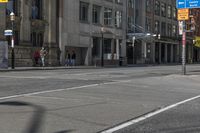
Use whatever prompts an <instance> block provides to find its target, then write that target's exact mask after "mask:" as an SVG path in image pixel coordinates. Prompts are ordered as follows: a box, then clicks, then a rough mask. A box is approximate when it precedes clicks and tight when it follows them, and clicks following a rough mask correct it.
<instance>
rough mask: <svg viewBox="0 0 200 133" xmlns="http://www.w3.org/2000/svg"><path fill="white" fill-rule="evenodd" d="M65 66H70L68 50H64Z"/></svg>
mask: <svg viewBox="0 0 200 133" xmlns="http://www.w3.org/2000/svg"><path fill="white" fill-rule="evenodd" d="M65 66H71V55H70V53H69V51H66V61H65Z"/></svg>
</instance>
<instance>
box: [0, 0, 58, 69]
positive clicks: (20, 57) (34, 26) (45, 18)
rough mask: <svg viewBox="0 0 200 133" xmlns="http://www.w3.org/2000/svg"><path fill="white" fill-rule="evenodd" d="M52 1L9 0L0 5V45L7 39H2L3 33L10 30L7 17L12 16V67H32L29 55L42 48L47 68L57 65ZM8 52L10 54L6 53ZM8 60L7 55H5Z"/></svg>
mask: <svg viewBox="0 0 200 133" xmlns="http://www.w3.org/2000/svg"><path fill="white" fill-rule="evenodd" d="M56 5H57V1H56V0H51V1H49V0H27V1H23V0H9V1H8V3H1V4H0V11H1V22H0V30H1V34H0V41H5V40H6V41H8V44H9V49H10V45H11V37H5V36H4V35H3V33H4V30H5V29H11V21H10V13H11V12H14V13H15V16H16V17H15V21H14V44H15V47H14V49H15V66H32V65H33V64H34V59H33V54H34V52H35V51H36V50H40V49H41V47H42V46H44V47H45V48H46V49H47V50H48V56H47V60H46V62H47V64H48V65H57V64H58V57H57V51H58V48H59V47H58V41H57V40H58V39H57V36H56V30H57V22H56V17H57V16H56V15H57V11H56ZM9 51H10V50H9ZM8 55H9V59H10V58H11V53H10V52H9V54H8Z"/></svg>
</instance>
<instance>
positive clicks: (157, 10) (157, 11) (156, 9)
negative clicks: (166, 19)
mask: <svg viewBox="0 0 200 133" xmlns="http://www.w3.org/2000/svg"><path fill="white" fill-rule="evenodd" d="M155 14H156V15H158V16H159V15H160V2H159V1H158V0H156V2H155Z"/></svg>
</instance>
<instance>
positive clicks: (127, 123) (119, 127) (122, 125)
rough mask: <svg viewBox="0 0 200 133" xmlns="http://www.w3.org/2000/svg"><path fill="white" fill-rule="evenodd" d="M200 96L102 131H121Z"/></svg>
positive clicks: (199, 96)
mask: <svg viewBox="0 0 200 133" xmlns="http://www.w3.org/2000/svg"><path fill="white" fill-rule="evenodd" d="M198 98H200V95H198V96H195V97H192V98H189V99H186V100H184V101H181V102H178V103H175V104H172V105H169V106H167V107H165V108H162V109H159V110H157V111H155V112H151V113H149V114H146V115H144V116H142V117H139V118H136V119H134V120H130V121H128V122H126V123H123V124H121V125H118V126H116V127H113V128H110V129H108V130H105V131H102V132H101V133H113V132H116V131H119V130H121V129H124V128H126V127H128V126H131V125H134V124H136V123H138V122H141V121H144V120H146V119H148V118H150V117H153V116H155V115H158V114H160V113H163V112H165V111H168V110H170V109H172V108H175V107H177V106H180V105H182V104H184V103H187V102H190V101H192V100H195V99H198Z"/></svg>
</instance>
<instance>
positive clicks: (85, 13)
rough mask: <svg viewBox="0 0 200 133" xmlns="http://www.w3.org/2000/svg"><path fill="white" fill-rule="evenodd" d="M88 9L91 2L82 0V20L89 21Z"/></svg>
mask: <svg viewBox="0 0 200 133" xmlns="http://www.w3.org/2000/svg"><path fill="white" fill-rule="evenodd" d="M88 10H89V4H88V3H85V2H80V20H81V21H84V22H88Z"/></svg>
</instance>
